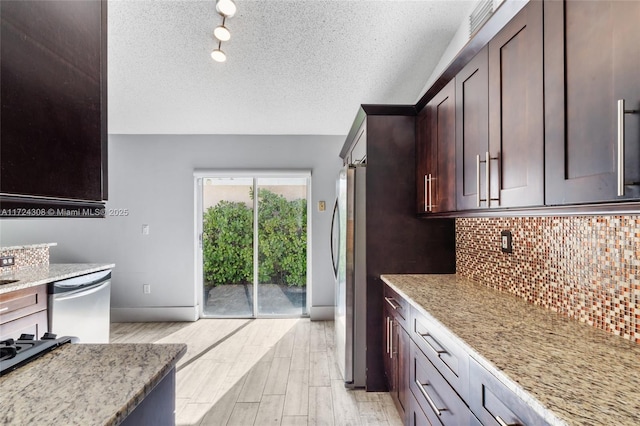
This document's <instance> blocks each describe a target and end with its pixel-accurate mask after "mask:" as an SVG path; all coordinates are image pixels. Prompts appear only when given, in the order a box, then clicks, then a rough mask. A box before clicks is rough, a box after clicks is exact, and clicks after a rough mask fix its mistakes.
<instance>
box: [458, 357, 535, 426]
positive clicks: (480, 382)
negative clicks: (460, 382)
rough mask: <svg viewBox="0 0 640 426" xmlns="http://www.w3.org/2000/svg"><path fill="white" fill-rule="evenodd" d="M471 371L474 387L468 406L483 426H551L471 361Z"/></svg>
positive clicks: (482, 368) (498, 381)
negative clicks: (547, 425)
mask: <svg viewBox="0 0 640 426" xmlns="http://www.w3.org/2000/svg"><path fill="white" fill-rule="evenodd" d="M469 367H470V371H469V373H470V377H471V387H472V392H471V394H470V398H469V406H470V407H471V409H472V410H473V412H474V413H475V415H476V416H478V418H479V419H480V420H481V421H482V424H483V425H486V426H493V425H495V426H501V425H505V424H507V425H546V424H548V423H547V422H546V421H545V420H544V418H542V417H541V416H540V415H539V414H537V413H535V412H534V411H533V410H532V409H531V408H530V407H529V406H528V405H526V404H525V403H524V401H523V400H522V399H520V397H518V396H517V395H516V394H515V393H513V392H512V391H511V390H509V389H507V387H506V386H505V385H503V384H502V383H501V382H500V380H498V379H497V378H496V377H495V376H493V375H492V374H491V373H489V372H488V371H487V370H486V369H485V368H484V367H482V366H481V365H480V364H478V363H477V362H476V361H475V360H473V359H472V360H471V362H470V365H469Z"/></svg>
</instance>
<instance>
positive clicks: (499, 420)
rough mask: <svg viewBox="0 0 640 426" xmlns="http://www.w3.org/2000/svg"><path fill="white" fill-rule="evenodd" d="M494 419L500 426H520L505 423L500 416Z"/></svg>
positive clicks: (518, 424)
mask: <svg viewBox="0 0 640 426" xmlns="http://www.w3.org/2000/svg"><path fill="white" fill-rule="evenodd" d="M494 418H495V419H496V421H497V422H498V424H499V425H500V426H521V425H520V423H507V422H505V421H504V420H503V419H502V417H500V416H495V417H494Z"/></svg>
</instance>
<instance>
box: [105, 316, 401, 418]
mask: <svg viewBox="0 0 640 426" xmlns="http://www.w3.org/2000/svg"><path fill="white" fill-rule="evenodd" d="M111 342H112V343H149V342H153V343H176V342H180V343H186V344H187V346H188V350H187V354H186V355H185V356H184V357H183V358H182V359H181V360H180V362H179V363H178V372H177V375H176V424H177V425H181V426H182V425H183V426H187V425H193V426H195V425H198V426H214V425H215V426H219V425H220V426H221V425H239V426H252V425H256V426H262V425H289V426H293V425H309V426H311V425H317V426H320V425H336V426H338V425H345V426H346V425H353V426H355V425H380V426H382V425H392V426H396V425H402V421H401V420H400V417H399V415H398V413H397V411H396V409H395V406H394V405H393V401H392V400H391V397H390V395H389V394H388V393H386V392H365V391H364V390H349V389H346V388H345V387H344V382H343V381H342V378H341V376H340V372H339V370H338V367H337V364H336V361H335V357H334V333H333V322H331V321H309V319H254V320H244V319H229V320H227V319H201V320H199V321H196V322H194V323H171V322H167V323H114V324H111Z"/></svg>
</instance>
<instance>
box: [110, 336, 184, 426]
mask: <svg viewBox="0 0 640 426" xmlns="http://www.w3.org/2000/svg"><path fill="white" fill-rule="evenodd" d="M154 345H155V346H164V347H167V349H170V348H173V347H176V348H177V347H181V349H180V351H178V352H176V354H175V356H174V357H173V358H172V359H171V360H170V361H169V362H167V363H166V364H165V365H164V367H163V368H162V369H160V370H159V371H158V372H157V374H156V375H155V376H154V377H152V378H151V380H149V381H148V382H147V383H146V384H145V385H144V386H143V387H142V388H141V389H140V390H139V391H138V392H137V393H136V394H135V395H134V397H133V398H131V399H130V400H129V401H128V402H127V404H126V405H125V406H124V407H122V409H121V410H118V411H117V412H116V413H114V415H113V416H112V417H111V418H110V419H109V420H108V421H107V423H105V426H116V425H119V424H120V423H122V422H123V421H124V420H125V419H126V418H127V416H128V415H129V414H131V413H132V412H133V411H134V410H135V409H136V407H137V406H138V405H140V403H141V402H142V401H143V400H144V399H145V398H146V397H147V395H149V394H150V393H151V391H152V390H153V389H154V388H155V387H156V386H157V385H158V384H159V383H160V382H161V381H162V379H164V377H165V376H166V375H167V374H168V373H169V372H170V371H171V370H172V369H173V368H175V366H176V364H177V363H178V361H179V360H180V358H182V357H183V356H184V355H185V354H186V353H187V345H186V344H183V343H180V344H176V343H157V344H154Z"/></svg>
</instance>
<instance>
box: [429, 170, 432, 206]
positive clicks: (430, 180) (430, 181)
mask: <svg viewBox="0 0 640 426" xmlns="http://www.w3.org/2000/svg"><path fill="white" fill-rule="evenodd" d="M432 183H433V176H431V173H429V211H430V212H432V211H433V195H432V192H431V184H432Z"/></svg>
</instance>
